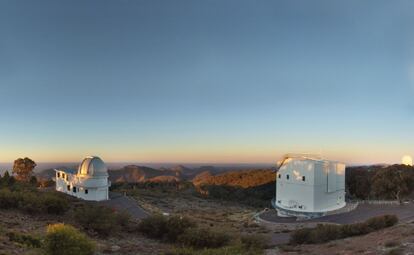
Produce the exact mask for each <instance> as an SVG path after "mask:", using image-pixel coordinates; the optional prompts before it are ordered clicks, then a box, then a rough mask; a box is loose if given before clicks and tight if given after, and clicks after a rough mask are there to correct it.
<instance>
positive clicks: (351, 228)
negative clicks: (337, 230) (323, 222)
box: [341, 222, 371, 238]
mask: <svg viewBox="0 0 414 255" xmlns="http://www.w3.org/2000/svg"><path fill="white" fill-rule="evenodd" d="M341 231H342V237H344V238H346V237H351V236H360V235H365V234H368V233H369V232H370V231H371V229H370V228H369V227H368V225H367V224H366V223H365V222H363V223H354V224H347V225H343V226H342V228H341Z"/></svg>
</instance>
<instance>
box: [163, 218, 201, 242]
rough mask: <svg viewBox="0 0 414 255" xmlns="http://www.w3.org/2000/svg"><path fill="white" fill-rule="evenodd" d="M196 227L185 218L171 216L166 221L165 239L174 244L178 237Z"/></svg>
mask: <svg viewBox="0 0 414 255" xmlns="http://www.w3.org/2000/svg"><path fill="white" fill-rule="evenodd" d="M193 227H196V224H195V223H194V222H192V221H191V220H189V219H188V218H185V217H178V216H173V217H171V218H169V219H168V220H167V224H166V229H167V233H166V239H167V241H169V242H176V241H177V239H178V237H179V236H180V235H182V234H184V232H185V231H186V230H187V229H189V228H193Z"/></svg>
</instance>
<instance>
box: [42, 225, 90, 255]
mask: <svg viewBox="0 0 414 255" xmlns="http://www.w3.org/2000/svg"><path fill="white" fill-rule="evenodd" d="M45 251H46V254H48V255H74V254H76V255H92V254H94V251H95V245H94V243H93V242H92V241H90V240H89V239H88V238H87V237H86V235H84V234H83V233H81V232H80V231H79V230H77V229H76V228H74V227H72V226H70V225H64V224H54V225H49V226H48V228H47V234H46V239H45Z"/></svg>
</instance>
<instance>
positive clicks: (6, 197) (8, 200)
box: [0, 189, 20, 209]
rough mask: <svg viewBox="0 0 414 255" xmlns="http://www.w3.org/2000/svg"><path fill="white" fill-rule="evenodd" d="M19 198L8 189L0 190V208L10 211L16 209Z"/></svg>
mask: <svg viewBox="0 0 414 255" xmlns="http://www.w3.org/2000/svg"><path fill="white" fill-rule="evenodd" d="M19 201H20V197H18V196H17V195H16V194H15V193H14V192H11V191H10V190H9V189H2V190H0V208H2V209H12V208H17V207H18V205H19Z"/></svg>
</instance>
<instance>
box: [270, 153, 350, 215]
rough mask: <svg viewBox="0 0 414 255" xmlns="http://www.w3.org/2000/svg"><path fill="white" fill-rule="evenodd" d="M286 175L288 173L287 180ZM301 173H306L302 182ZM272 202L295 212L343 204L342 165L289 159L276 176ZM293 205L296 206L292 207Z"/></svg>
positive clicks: (323, 208) (327, 208)
mask: <svg viewBox="0 0 414 255" xmlns="http://www.w3.org/2000/svg"><path fill="white" fill-rule="evenodd" d="M279 174H281V178H280V179H279V178H278V177H279ZM286 175H289V176H290V178H289V180H287V179H286ZM302 176H305V181H302V178H301V177H302ZM279 201H280V202H281V203H279ZM275 203H276V205H277V206H280V207H282V208H284V209H288V210H294V211H298V212H326V211H331V210H335V209H339V208H341V207H343V206H345V165H343V164H340V163H336V162H329V161H320V160H310V159H290V161H288V162H287V163H286V164H285V165H284V166H282V167H281V168H280V170H279V172H278V174H277V175H276V201H275ZM295 204H296V205H297V206H296V207H292V205H295ZM299 205H302V208H299Z"/></svg>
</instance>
